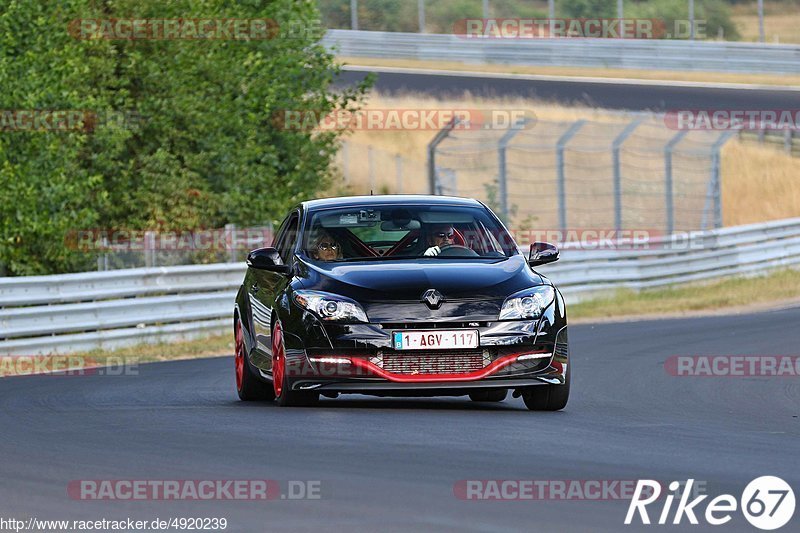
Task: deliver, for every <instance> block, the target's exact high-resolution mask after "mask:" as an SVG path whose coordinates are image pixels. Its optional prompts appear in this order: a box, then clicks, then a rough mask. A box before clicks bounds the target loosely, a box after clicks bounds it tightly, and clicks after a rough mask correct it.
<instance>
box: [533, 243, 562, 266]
mask: <svg viewBox="0 0 800 533" xmlns="http://www.w3.org/2000/svg"><path fill="white" fill-rule="evenodd" d="M553 261H558V247H557V246H556V245H555V244H550V243H549V242H534V243H532V244H531V251H530V255H529V256H528V264H529V265H530V266H532V267H535V266H539V265H546V264H547V263H552V262H553Z"/></svg>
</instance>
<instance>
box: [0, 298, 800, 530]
mask: <svg viewBox="0 0 800 533" xmlns="http://www.w3.org/2000/svg"><path fill="white" fill-rule="evenodd" d="M799 323H800V308H794V309H787V310H780V311H771V312H764V313H760V314H755V315H749V316H746V315H737V316H720V317H707V318H692V319H674V320H655V321H646V322H627V323H615V324H599V325H574V326H570V330H571V331H570V333H571V335H570V341H571V351H572V357H573V364H574V372H575V373H574V384H573V396H572V398H571V401H570V404H569V406H568V407H567V409H566V410H565V411H564V412H560V413H532V412H528V411H527V410H525V408H524V405H523V404H522V401H521V400H519V399H513V400H512V399H511V398H510V396H509V399H508V400H506V402H505V403H503V404H499V405H490V404H474V403H470V402H469V401H468V400H466V399H462V398H457V399H448V398H435V399H429V400H414V399H383V400H382V399H370V398H363V397H358V396H351V397H343V398H340V399H337V400H324V401H323V403H322V406H321V407H319V408H314V409H300V408H297V409H285V408H284V409H281V408H278V407H276V406H274V405H272V404H271V403H267V404H264V403H261V404H257V403H255V404H253V403H250V404H246V403H240V402H239V401H238V400H237V399H236V394H235V391H234V386H233V360H232V358H228V357H226V358H215V359H203V360H194V361H179V362H170V363H159V364H148V365H142V366H140V367H139V375H137V376H127V377H109V376H105V377H104V376H84V377H54V376H35V377H19V378H12V379H3V380H0V456H2V461H0V479H2V480H3V483H2V484H0V516H4V517H18V518H23V517H25V516H27V515H31V516H36V517H37V518H58V519H66V518H70V519H73V518H74V519H99V518H103V517H106V518H115V519H119V518H125V517H129V516H130V517H139V518H145V519H153V518H156V517H159V518H167V517H179V516H184V517H186V516H208V517H213V516H216V517H226V518H227V519H228V521H229V524H230V527H229V528H228V531H296V530H314V531H319V530H324V531H352V530H359V531H414V530H421V531H520V530H524V531H548V532H549V531H552V532H574V531H614V532H616V531H647V530H658V531H675V530H689V529H691V530H692V531H709V530H717V531H722V530H725V531H729V530H736V531H756V530H755V529H754V528H752V526H750V525H749V524H748V523H747V522H746V521H745V520H744V518H743V517H742V516H741V514H738V513H737V514H736V515H735V516H734V519H733V520H732V522H731V523H729V524H728V525H727V526H726V527H724V528H721V527H718V528H712V527H709V526H699V527H693V528H689V527H688V525H687V524H686V523H685V522H684V524H683V527H679V528H678V527H674V526H650V527H649V528H648V527H646V526H643V525H641V524H638V525H637V526H631V527H627V528H626V527H625V526H623V519H624V516H625V512H626V510H627V501H619V500H617V501H614V500H610V501H583V500H571V501H511V502H498V501H463V500H460V499H458V498H456V497H455V496H454V491H453V487H454V484H455V483H456V482H457V481H459V480H466V479H477V480H481V479H537V480H635V479H638V478H653V479H658V480H662V481H665V482H669V481H671V480H685V479H686V478H690V477H691V478H695V479H698V480H704V481H705V482H706V483H707V491H708V492H709V493H710V494H711V495H712V496H715V495H717V494H722V493H732V494H733V495H734V496H736V497H738V496H739V495H741V491H742V489H743V488H744V486H745V485H746V484H747V483H748V482H749V481H750V480H752V479H753V478H756V477H759V476H762V475H768V474H772V475H777V476H780V477H782V478H783V479H785V480H786V481H788V482H789V483H790V484H791V485H792V486H793V487H794V488H795V491H797V490H798V488H799V487H800V462H798V460H797V455H798V452H799V451H800V418H798V415H800V378H798V377H780V378H724V377H717V378H710V377H693V378H688V377H673V376H670V375H669V374H668V373H667V372H666V371H665V370H664V367H663V363H664V361H665V359H666V358H667V357H669V356H670V355H693V354H697V355H699V354H702V355H722V354H742V355H744V354H784V355H798V350H800V348H798V347H800V330H798V327H797V326H798V324H799ZM254 478H266V479H275V480H284V481H285V480H320V481H321V484H322V499H319V500H304V501H287V500H280V499H278V500H274V501H267V502H263V501H262V502H258V501H253V502H251V501H244V502H243V501H212V502H196V501H181V502H165V501H128V502H124V501H117V502H99V501H80V500H73V499H70V498H69V497H68V495H67V484H68V482H69V481H70V480H78V479H254ZM703 508H704V506H703ZM659 512H660V507H659V508H658V509H656V510H654V511H653V512H652V513H651V515H656V516H654V517H653V518H654V519H655V518H657V515H658V513H659ZM798 520H799V518H798V516H797V513H796V514H795V517H794V521H793V523H792V524H790V525H789V526H787V527H786V528H785V530H787V531H788V530H792V529H794V530H795V531H796V529H795V528H796V525H797V521H798Z"/></svg>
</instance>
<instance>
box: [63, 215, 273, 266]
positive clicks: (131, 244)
mask: <svg viewBox="0 0 800 533" xmlns="http://www.w3.org/2000/svg"><path fill="white" fill-rule="evenodd" d="M75 237H76V243H75V245H76V247H77V248H78V249H83V250H84V251H86V252H87V253H96V255H97V270H98V271H106V270H119V269H128V268H151V267H158V266H177V265H194V264H211V263H224V262H228V263H236V262H237V261H241V260H243V259H244V257H245V256H246V255H247V252H249V251H250V250H253V249H255V248H260V247H262V246H269V245H270V244H271V243H272V238H273V227H272V224H266V225H264V226H253V227H247V228H239V227H237V226H236V224H226V225H225V227H224V228H217V229H183V230H142V231H136V230H120V231H113V230H111V231H96V230H89V231H77V232H75Z"/></svg>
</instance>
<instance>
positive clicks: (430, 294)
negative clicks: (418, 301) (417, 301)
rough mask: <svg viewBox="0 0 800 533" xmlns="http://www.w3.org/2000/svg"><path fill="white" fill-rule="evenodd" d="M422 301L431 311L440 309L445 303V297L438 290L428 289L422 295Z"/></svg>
mask: <svg viewBox="0 0 800 533" xmlns="http://www.w3.org/2000/svg"><path fill="white" fill-rule="evenodd" d="M422 301H423V302H425V303H426V304H427V305H428V307H430V308H431V309H439V307H441V305H442V302H444V296H442V293H440V292H439V291H437V290H436V289H428V290H427V291H425V292H424V293H423V294H422Z"/></svg>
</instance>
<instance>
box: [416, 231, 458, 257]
mask: <svg viewBox="0 0 800 533" xmlns="http://www.w3.org/2000/svg"><path fill="white" fill-rule="evenodd" d="M455 234H456V232H455V229H453V226H452V225H451V224H434V225H433V226H431V227H430V228H428V231H427V245H428V246H429V248H428V249H427V250H425V253H424V254H423V255H426V256H429V257H431V256H435V255H439V253H441V251H442V248H444V247H445V246H452V245H453V238H454V237H455Z"/></svg>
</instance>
